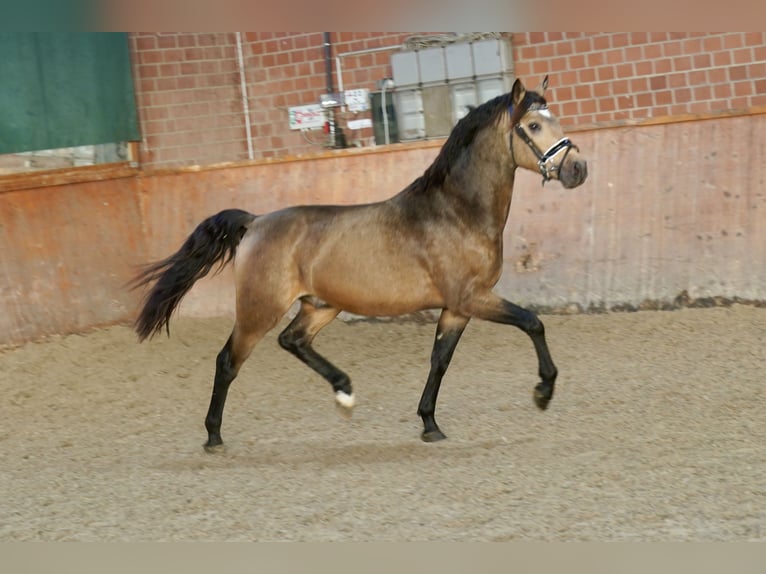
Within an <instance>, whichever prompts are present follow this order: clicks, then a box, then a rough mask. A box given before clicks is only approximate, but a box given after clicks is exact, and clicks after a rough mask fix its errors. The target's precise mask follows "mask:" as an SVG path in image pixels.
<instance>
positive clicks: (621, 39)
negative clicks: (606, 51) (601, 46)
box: [612, 32, 630, 48]
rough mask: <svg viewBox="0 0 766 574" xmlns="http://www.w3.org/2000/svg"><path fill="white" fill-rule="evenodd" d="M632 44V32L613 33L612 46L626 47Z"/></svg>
mask: <svg viewBox="0 0 766 574" xmlns="http://www.w3.org/2000/svg"><path fill="white" fill-rule="evenodd" d="M629 44H630V34H627V33H625V32H620V33H617V34H612V48H624V47H625V46H628V45H629Z"/></svg>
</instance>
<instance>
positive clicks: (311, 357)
mask: <svg viewBox="0 0 766 574" xmlns="http://www.w3.org/2000/svg"><path fill="white" fill-rule="evenodd" d="M339 312H340V310H339V309H335V308H334V307H329V306H325V305H321V304H318V303H316V302H315V301H314V300H312V299H311V298H309V297H304V298H303V299H301V308H300V311H299V312H298V314H297V315H296V316H295V319H293V320H292V322H291V323H290V324H289V325H288V326H287V328H286V329H285V330H284V331H282V333H280V335H279V344H280V345H281V347H282V348H283V349H285V350H287V351H289V352H290V353H292V354H293V355H295V356H296V357H298V358H299V359H300V360H301V361H302V362H304V363H305V364H306V365H308V366H309V367H311V368H312V369H314V370H315V371H316V372H317V373H319V374H320V375H322V377H324V378H325V379H326V380H327V381H328V382H329V383H330V384H331V385H332V389H333V391H335V400H336V401H337V403H338V405H339V406H340V407H343V409H344V412H345V413H346V414H350V412H351V409H352V408H353V406H354V394H353V391H352V389H351V379H349V377H348V375H347V374H346V373H344V372H343V371H341V370H340V369H339V368H338V367H336V366H335V365H333V364H332V363H331V362H330V361H328V360H327V359H325V358H324V357H323V356H322V355H320V354H319V353H317V352H316V351H315V350H314V348H313V347H312V346H311V341H313V339H314V337H315V336H316V334H317V333H318V332H319V330H320V329H321V328H322V327H324V326H325V325H327V324H328V323H329V322H330V321H332V320H333V319H334V318H335V317H337V315H338V313H339Z"/></svg>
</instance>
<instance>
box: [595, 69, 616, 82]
mask: <svg viewBox="0 0 766 574" xmlns="http://www.w3.org/2000/svg"><path fill="white" fill-rule="evenodd" d="M596 76H598V79H599V81H601V82H604V81H606V80H612V79H614V76H615V73H614V67H612V66H601V67H600V68H598V69H597V70H596Z"/></svg>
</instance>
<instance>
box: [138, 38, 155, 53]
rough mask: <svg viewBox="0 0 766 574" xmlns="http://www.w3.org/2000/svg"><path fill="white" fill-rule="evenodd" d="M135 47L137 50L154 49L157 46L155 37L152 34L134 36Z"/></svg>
mask: <svg viewBox="0 0 766 574" xmlns="http://www.w3.org/2000/svg"><path fill="white" fill-rule="evenodd" d="M136 47H137V48H138V50H139V51H144V50H154V49H156V48H157V38H155V37H154V36H139V37H138V38H136Z"/></svg>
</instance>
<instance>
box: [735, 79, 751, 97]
mask: <svg viewBox="0 0 766 574" xmlns="http://www.w3.org/2000/svg"><path fill="white" fill-rule="evenodd" d="M752 94H753V82H750V81H744V82H736V83H735V84H734V95H735V96H751V95H752Z"/></svg>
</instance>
